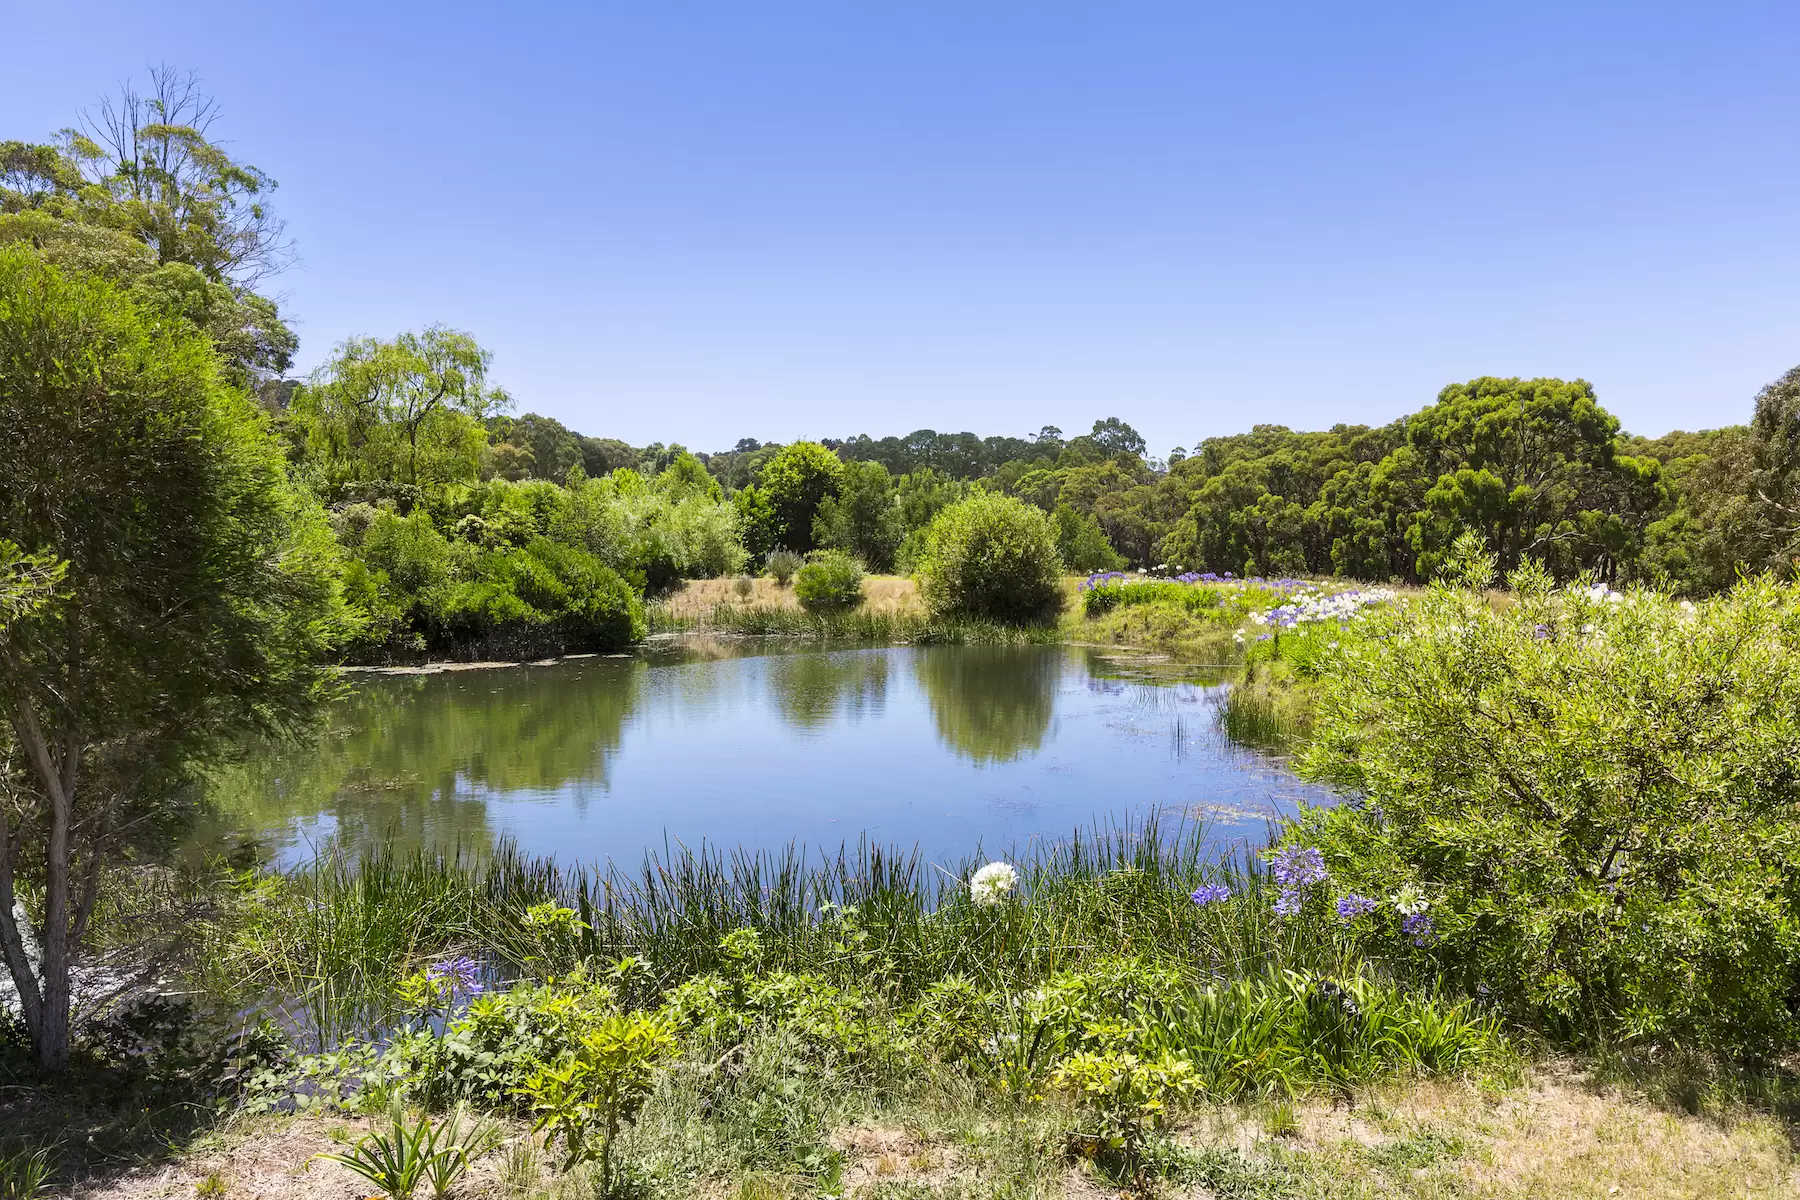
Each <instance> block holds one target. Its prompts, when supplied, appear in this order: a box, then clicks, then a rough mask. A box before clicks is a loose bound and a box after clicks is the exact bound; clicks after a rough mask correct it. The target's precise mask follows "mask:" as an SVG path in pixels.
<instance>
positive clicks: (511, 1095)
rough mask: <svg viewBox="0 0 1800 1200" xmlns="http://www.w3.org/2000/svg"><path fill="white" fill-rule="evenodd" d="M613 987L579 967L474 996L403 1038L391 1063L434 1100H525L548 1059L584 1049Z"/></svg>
mask: <svg viewBox="0 0 1800 1200" xmlns="http://www.w3.org/2000/svg"><path fill="white" fill-rule="evenodd" d="M613 999H614V992H613V989H612V988H611V987H609V986H607V985H605V984H602V983H598V982H595V981H593V980H591V979H590V978H589V977H588V975H587V974H586V973H585V972H584V971H582V970H580V969H577V970H576V971H575V972H573V973H571V974H569V975H565V976H562V977H560V978H557V979H554V980H552V981H550V982H548V983H545V984H525V985H521V986H518V987H513V988H509V989H507V990H505V991H500V992H490V993H487V994H484V995H480V996H476V997H474V998H473V999H471V1000H470V1001H469V1003H468V1006H467V1007H466V1008H464V1009H463V1011H462V1012H460V1013H458V1014H456V1015H455V1016H454V1017H453V1018H451V1019H450V1020H448V1021H446V1022H445V1023H444V1025H443V1029H442V1032H441V1034H434V1033H432V1032H431V1031H430V1030H429V1029H427V1030H424V1031H422V1032H420V1033H417V1034H414V1035H411V1036H409V1037H407V1038H406V1039H404V1040H402V1041H400V1042H397V1043H396V1045H395V1049H394V1051H393V1065H394V1066H395V1068H396V1069H397V1070H399V1071H400V1072H402V1075H403V1077H405V1078H410V1079H414V1080H417V1083H416V1084H414V1087H415V1088H416V1089H417V1090H418V1091H419V1092H420V1094H421V1095H422V1096H423V1097H424V1098H425V1099H426V1100H427V1101H428V1102H430V1103H431V1104H433V1105H444V1104H449V1103H452V1102H455V1101H459V1100H467V1101H469V1102H470V1103H472V1104H475V1105H477V1106H479V1107H481V1108H483V1109H487V1110H490V1111H502V1112H510V1111H514V1110H516V1109H518V1108H520V1107H521V1106H522V1105H523V1104H524V1103H525V1101H524V1093H525V1089H526V1087H527V1085H528V1084H529V1083H530V1082H531V1080H532V1078H533V1077H534V1076H535V1075H536V1074H537V1072H538V1070H539V1069H540V1068H541V1067H542V1066H543V1065H544V1064H546V1063H554V1062H559V1061H561V1060H563V1059H564V1058H567V1057H568V1056H570V1055H572V1054H575V1053H577V1052H579V1051H580V1049H581V1045H582V1040H583V1039H584V1038H585V1037H586V1036H587V1035H588V1034H589V1033H591V1032H593V1030H594V1028H595V1025H596V1022H598V1021H599V1020H600V1019H601V1016H602V1015H603V1014H604V1013H606V1012H607V1011H608V1010H609V1009H610V1008H611V1007H612V1003H613Z"/></svg>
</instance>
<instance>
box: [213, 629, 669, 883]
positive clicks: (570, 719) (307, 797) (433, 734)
mask: <svg viewBox="0 0 1800 1200" xmlns="http://www.w3.org/2000/svg"><path fill="white" fill-rule="evenodd" d="M648 671H649V667H648V665H647V664H646V663H645V662H643V661H641V660H635V659H628V658H626V659H618V658H605V659H589V660H582V661H580V662H578V663H572V664H567V665H565V666H560V667H555V668H548V667H546V668H533V667H520V668H514V669H509V670H503V671H447V672H444V673H442V674H434V675H382V676H370V677H364V678H361V679H359V680H358V681H357V682H356V683H355V685H354V686H353V689H352V690H351V692H350V695H349V696H348V697H347V698H346V699H345V700H343V701H341V702H340V703H339V704H338V705H337V706H336V707H335V708H334V709H333V710H332V714H331V720H330V723H329V724H328V726H327V728H326V729H325V731H324V733H323V734H322V735H321V736H320V737H319V738H318V739H317V741H316V742H314V743H311V744H309V745H306V746H298V747H295V746H284V747H267V748H263V749H261V750H258V751H255V752H253V753H252V754H251V756H250V757H249V759H248V760H247V761H246V762H244V763H243V764H240V765H237V766H235V767H231V768H228V769H226V770H224V771H222V772H221V773H220V774H219V776H218V777H217V780H216V783H215V786H214V788H213V789H212V799H213V803H214V807H216V808H217V809H218V810H220V811H219V813H218V815H217V817H216V818H215V819H214V821H212V822H209V825H210V826H211V827H210V828H207V829H203V834H208V835H211V834H217V833H218V832H220V829H221V827H223V828H238V829H255V830H258V831H262V832H264V833H275V834H276V836H277V839H278V840H283V841H285V840H292V839H291V838H288V837H284V836H283V835H284V834H292V835H293V836H295V837H304V838H310V839H312V840H318V839H320V838H322V837H325V836H330V837H335V838H336V839H338V840H339V841H342V842H345V843H347V844H351V845H364V844H368V843H369V842H371V841H373V840H378V839H380V840H387V841H389V842H392V843H394V844H396V845H399V846H403V847H411V846H417V845H423V844H426V843H427V842H430V843H433V844H438V845H457V844H460V845H464V846H469V847H471V848H476V849H480V848H485V847H488V846H491V845H492V844H493V841H494V836H495V834H494V831H493V830H492V829H491V828H490V826H489V822H488V804H487V800H486V797H487V796H489V795H491V794H493V793H496V792H499V793H512V794H531V793H538V794H544V795H550V794H556V793H560V792H562V791H564V790H565V789H567V788H569V787H570V785H572V784H573V785H577V786H578V787H580V788H582V789H584V790H585V789H586V788H600V789H604V788H605V787H606V786H607V764H608V762H609V760H610V759H611V758H612V756H613V755H614V754H616V753H617V752H618V749H619V745H620V742H621V740H622V738H623V735H624V730H625V726H626V722H627V721H628V720H629V719H630V717H631V714H632V710H633V709H634V708H635V707H636V706H637V703H638V699H639V697H640V695H641V694H642V692H643V685H644V680H645V678H646V677H647V674H648ZM303 826H304V827H306V828H305V832H304V833H302V832H301V827H303Z"/></svg>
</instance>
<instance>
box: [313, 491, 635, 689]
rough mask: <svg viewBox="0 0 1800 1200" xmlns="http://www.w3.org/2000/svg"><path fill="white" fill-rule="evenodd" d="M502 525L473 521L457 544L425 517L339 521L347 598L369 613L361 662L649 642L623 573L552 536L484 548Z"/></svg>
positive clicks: (361, 516)
mask: <svg viewBox="0 0 1800 1200" xmlns="http://www.w3.org/2000/svg"><path fill="white" fill-rule="evenodd" d="M472 521H473V522H480V524H473V523H471V522H472ZM495 524H496V523H488V522H481V519H480V518H478V517H476V518H470V517H465V518H463V520H462V521H460V522H459V524H458V533H459V534H461V535H463V536H459V537H457V538H455V539H452V538H448V537H445V536H444V534H442V533H440V532H439V531H438V529H437V527H436V525H435V524H434V523H433V522H432V520H431V518H430V517H429V516H428V515H427V514H426V513H424V512H414V513H412V514H410V515H408V516H405V517H401V516H398V515H396V514H395V513H393V512H391V511H386V510H367V511H364V512H352V513H348V514H339V522H338V528H339V536H340V537H341V538H342V539H344V541H345V543H346V545H347V547H348V548H349V550H350V552H351V554H352V555H353V556H354V557H353V559H352V561H351V563H350V564H349V568H348V570H347V573H346V591H347V595H348V598H349V599H350V600H351V601H352V602H353V603H354V604H356V605H358V606H360V607H361V609H362V610H363V611H364V612H366V613H367V614H368V615H369V621H368V624H367V626H366V628H365V630H364V633H363V637H362V640H361V642H360V644H359V647H358V650H357V653H358V655H359V656H360V657H363V658H381V657H388V656H393V655H396V654H400V655H405V654H416V653H420V652H424V651H427V650H429V651H433V652H439V653H456V652H459V651H473V650H476V649H482V650H488V651H507V650H512V651H516V652H519V653H548V652H557V651H572V650H583V651H589V650H611V649H617V648H619V647H622V646H626V645H629V644H630V643H632V642H634V641H636V640H637V639H638V638H640V637H642V636H643V632H644V614H643V604H642V602H641V601H640V600H639V599H638V596H637V593H636V592H635V591H634V590H633V589H632V587H631V586H630V584H629V583H627V582H626V581H625V579H623V578H622V577H621V576H620V575H619V573H618V572H617V571H615V570H613V569H612V568H611V567H609V566H607V565H606V564H605V563H603V562H602V561H601V560H600V559H599V558H598V557H596V556H595V555H593V554H591V553H589V552H588V551H586V550H583V549H580V548H578V547H575V546H569V545H564V544H562V543H559V542H555V541H552V540H550V539H549V538H546V537H541V536H532V537H530V539H529V540H528V541H527V542H526V543H525V544H524V545H523V546H514V545H511V544H509V543H508V542H506V541H504V540H498V541H497V542H496V543H495V544H483V542H484V541H487V540H488V539H487V538H486V537H485V536H484V535H485V534H486V533H487V532H488V531H490V530H492V529H493V528H495ZM359 527H360V528H359ZM469 536H474V537H476V538H479V539H481V540H476V541H471V540H465V539H466V538H467V537H469Z"/></svg>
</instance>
